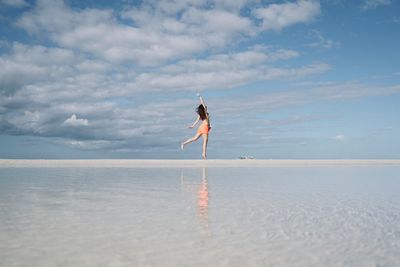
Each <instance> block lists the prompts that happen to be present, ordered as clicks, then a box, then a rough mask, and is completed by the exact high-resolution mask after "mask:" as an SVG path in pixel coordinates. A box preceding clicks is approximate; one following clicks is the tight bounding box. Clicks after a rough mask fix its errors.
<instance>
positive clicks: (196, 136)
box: [181, 133, 201, 150]
mask: <svg viewBox="0 0 400 267" xmlns="http://www.w3.org/2000/svg"><path fill="white" fill-rule="evenodd" d="M200 136H201V134H199V133H197V134H196V135H195V136H194V137H192V138H189V139H188V140H186V141H185V142H183V143H182V144H181V149H182V150H183V148H184V147H185V145H187V144H189V143H191V142H194V141H196V140H197V139H199V138H200Z"/></svg>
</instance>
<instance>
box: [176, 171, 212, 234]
mask: <svg viewBox="0 0 400 267" xmlns="http://www.w3.org/2000/svg"><path fill="white" fill-rule="evenodd" d="M202 171H203V172H202V177H201V183H200V184H198V183H196V184H190V183H187V182H185V179H184V176H183V173H182V175H181V184H182V186H183V185H196V190H197V192H196V193H197V216H198V218H199V221H200V223H201V225H202V227H203V228H204V229H205V230H206V231H207V233H208V235H209V234H210V233H209V218H208V206H209V191H208V176H207V168H205V167H204V168H203V170H202Z"/></svg>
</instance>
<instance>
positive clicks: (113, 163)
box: [0, 159, 400, 168]
mask: <svg viewBox="0 0 400 267" xmlns="http://www.w3.org/2000/svg"><path fill="white" fill-rule="evenodd" d="M363 165H365V166H367V165H398V166H400V159H318V160H317V159H244V160H242V159H228V160H227V159H209V160H179V159H178V160H160V159H157V160H154V159H70V160H64V159H62V160H60V159H0V168H10V167H11V168H12V167H14V168H23V167H28V168H30V167H43V168H46V167H60V168H63V167H104V168H113V167H116V168H168V167H171V168H176V167H181V168H185V167H290V166H363Z"/></svg>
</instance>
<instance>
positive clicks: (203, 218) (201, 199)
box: [197, 168, 209, 229]
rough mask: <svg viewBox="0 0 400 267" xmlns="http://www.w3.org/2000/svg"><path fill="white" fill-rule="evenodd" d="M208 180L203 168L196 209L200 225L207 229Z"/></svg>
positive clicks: (205, 170)
mask: <svg viewBox="0 0 400 267" xmlns="http://www.w3.org/2000/svg"><path fill="white" fill-rule="evenodd" d="M208 201H209V193H208V180H207V169H206V168H203V176H202V178H201V183H200V186H199V189H198V191H197V209H198V216H199V219H200V222H201V223H202V225H204V226H205V228H206V229H208V227H209V226H208Z"/></svg>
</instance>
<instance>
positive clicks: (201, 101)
mask: <svg viewBox="0 0 400 267" xmlns="http://www.w3.org/2000/svg"><path fill="white" fill-rule="evenodd" d="M197 96H198V97H199V98H200V103H201V104H202V105H203V106H204V108H205V109H207V106H206V103H205V102H204V99H203V97H202V96H201V95H200V93H197Z"/></svg>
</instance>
